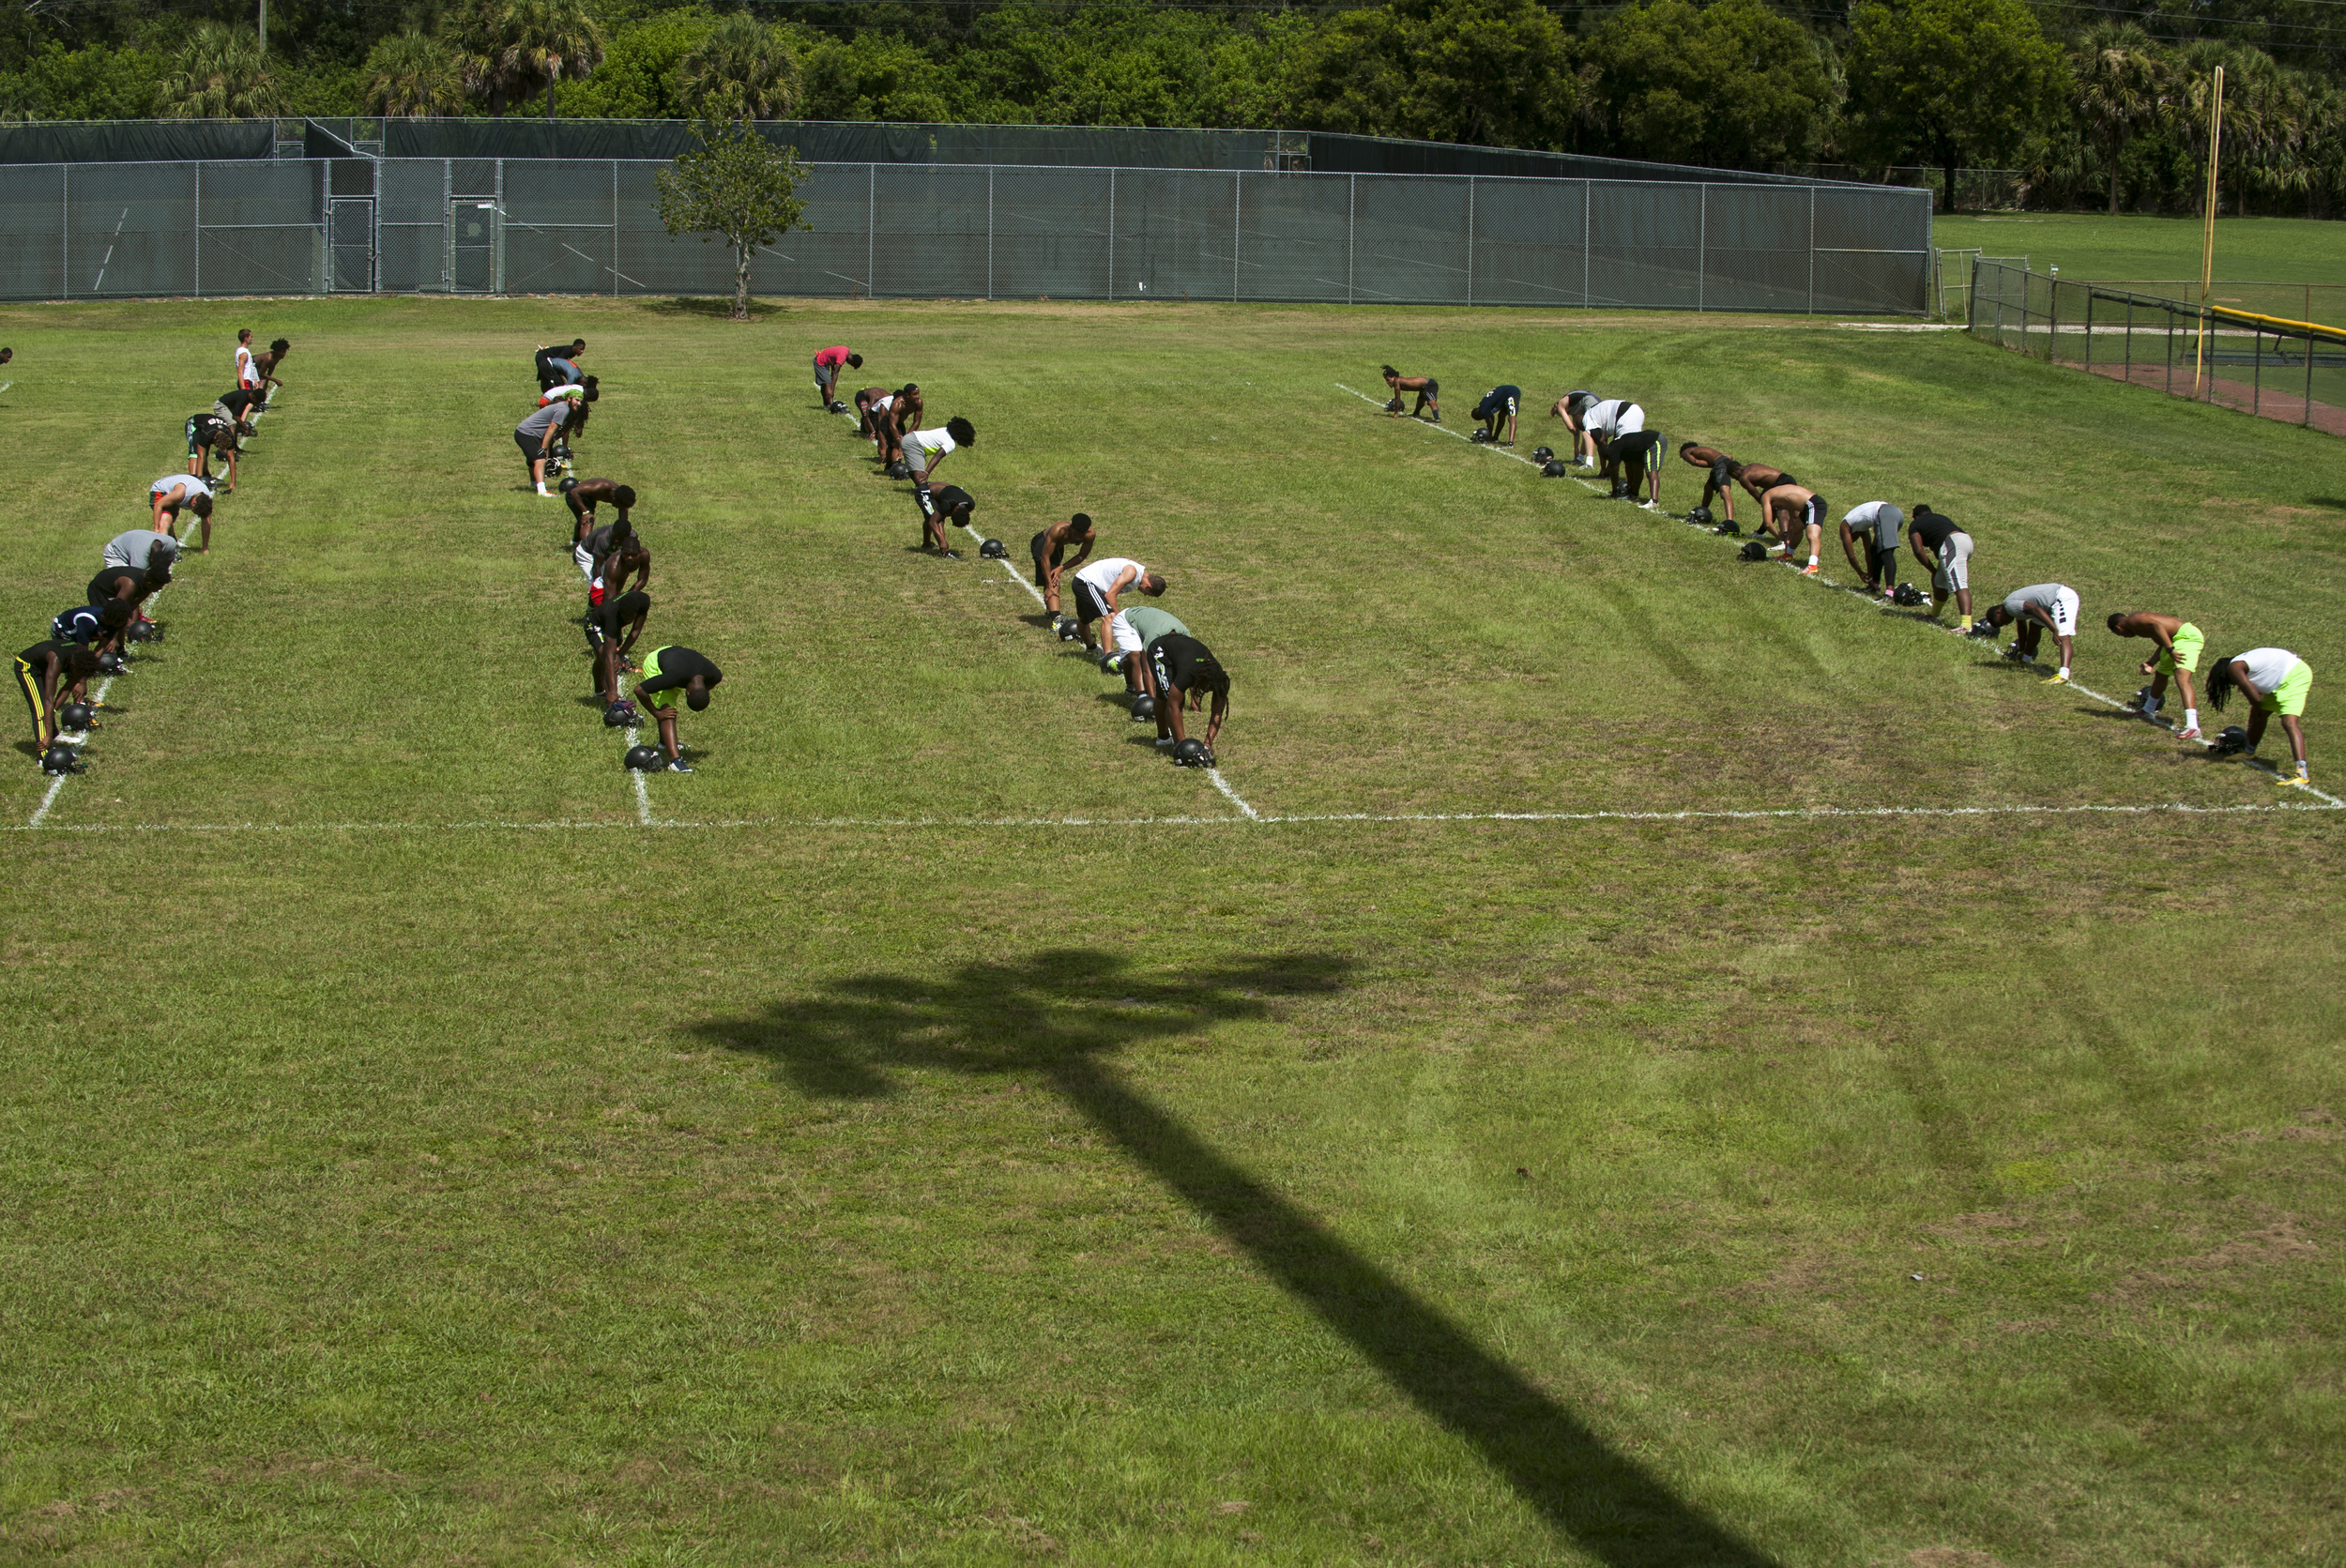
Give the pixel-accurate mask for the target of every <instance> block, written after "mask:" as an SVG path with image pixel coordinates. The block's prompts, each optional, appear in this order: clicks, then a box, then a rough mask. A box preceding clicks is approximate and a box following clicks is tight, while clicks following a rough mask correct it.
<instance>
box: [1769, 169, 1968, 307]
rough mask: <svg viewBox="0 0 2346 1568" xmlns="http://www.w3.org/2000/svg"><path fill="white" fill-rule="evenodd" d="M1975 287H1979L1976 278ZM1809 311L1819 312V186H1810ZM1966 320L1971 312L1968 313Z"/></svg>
mask: <svg viewBox="0 0 2346 1568" xmlns="http://www.w3.org/2000/svg"><path fill="white" fill-rule="evenodd" d="M1972 286H1973V287H1974V288H1976V287H1978V286H1979V285H1978V282H1977V281H1976V280H1974V281H1973V285H1972ZM1808 313H1809V314H1810V315H1815V314H1816V313H1817V188H1816V187H1815V186H1813V185H1812V186H1810V187H1809V188H1808ZM1965 319H1966V320H1969V319H1970V317H1969V314H1968V312H1967V313H1966V316H1965Z"/></svg>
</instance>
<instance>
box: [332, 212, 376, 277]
mask: <svg viewBox="0 0 2346 1568" xmlns="http://www.w3.org/2000/svg"><path fill="white" fill-rule="evenodd" d="M326 247H327V260H328V272H327V278H328V283H327V286H328V288H329V289H331V290H332V291H333V292H334V293H336V294H373V292H374V198H373V197H372V196H336V197H334V198H333V199H332V200H331V201H329V202H328V204H327V208H326Z"/></svg>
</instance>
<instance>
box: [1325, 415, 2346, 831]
mask: <svg viewBox="0 0 2346 1568" xmlns="http://www.w3.org/2000/svg"><path fill="white" fill-rule="evenodd" d="M1336 386H1337V387H1339V388H1342V389H1343V390H1345V391H1348V392H1350V393H1351V394H1352V395H1353V396H1354V397H1356V398H1358V399H1360V400H1361V401H1362V402H1363V403H1367V404H1369V405H1370V406H1371V407H1374V408H1379V409H1381V408H1383V407H1384V406H1385V404H1383V403H1379V401H1378V400H1377V399H1375V398H1373V397H1370V396H1369V395H1368V394H1367V393H1366V392H1363V391H1361V390H1359V389H1358V388H1352V387H1346V386H1345V385H1344V383H1343V382H1341V381H1339V382H1337V383H1336ZM1409 422H1410V423H1412V424H1414V425H1417V426H1418V427H1419V428H1421V429H1425V430H1438V431H1440V432H1441V433H1442V434H1444V435H1447V436H1450V437H1452V438H1454V439H1455V440H1459V441H1466V440H1467V438H1466V437H1465V436H1463V435H1460V434H1458V433H1457V432H1456V431H1455V430H1452V429H1450V428H1449V427H1448V426H1446V425H1428V424H1426V423H1425V421H1424V420H1423V419H1417V418H1415V417H1414V416H1412V417H1411V419H1410V421H1409ZM1467 444H1468V445H1469V446H1471V447H1479V448H1480V449H1482V450H1484V451H1486V452H1496V453H1498V455H1500V456H1501V457H1505V458H1514V459H1515V461H1516V462H1517V463H1521V464H1526V465H1527V466H1530V467H1534V468H1536V467H1538V466H1539V464H1535V463H1532V462H1531V459H1530V458H1528V457H1517V456H1516V454H1515V453H1514V452H1511V451H1508V450H1506V449H1504V448H1501V447H1494V446H1491V445H1489V444H1488V443H1487V442H1478V441H1468V442H1467ZM1566 478H1568V479H1570V480H1572V481H1573V482H1574V483H1576V484H1577V485H1579V486H1581V487H1582V488H1583V489H1585V490H1587V491H1589V492H1590V493H1591V494H1592V495H1593V494H1595V492H1596V486H1595V485H1593V484H1591V483H1590V482H1589V481H1588V480H1584V479H1582V478H1581V477H1580V476H1579V475H1577V474H1570V475H1567V476H1566ZM1661 515H1663V516H1665V517H1668V518H1670V519H1671V520H1672V521H1674V522H1678V523H1683V524H1684V525H1686V526H1687V527H1689V528H1694V529H1698V530H1699V531H1701V532H1703V533H1706V534H1708V533H1710V532H1711V531H1712V530H1711V529H1709V528H1707V527H1704V526H1703V525H1701V524H1699V523H1694V522H1689V521H1688V520H1687V519H1685V518H1683V517H1679V516H1678V515H1677V514H1676V513H1674V512H1664V513H1662V514H1661ZM1719 537H1722V538H1723V537H1725V536H1719ZM1783 564H1784V565H1787V566H1790V564H1791V556H1790V552H1789V550H1788V551H1787V554H1786V556H1785V558H1784V562H1783ZM1795 575H1796V576H1797V577H1798V578H1799V580H1800V581H1802V582H1804V583H1808V584H1812V585H1814V586H1817V587H1820V588H1831V589H1833V590H1834V591H1835V592H1836V593H1845V594H1848V595H1850V596H1851V598H1854V599H1860V600H1863V601H1866V603H1868V604H1871V603H1873V602H1874V598H1873V595H1871V594H1870V593H1867V592H1866V591H1865V590H1864V589H1862V588H1858V587H1854V586H1851V585H1849V584H1846V583H1836V582H1835V581H1834V580H1833V579H1832V578H1830V577H1827V576H1826V575H1824V573H1823V572H1822V571H1819V572H1818V573H1817V574H1816V575H1815V576H1813V577H1812V576H1809V575H1808V574H1807V573H1805V572H1800V573H1795ZM1909 618H1910V619H1912V620H1913V621H1914V622H1915V623H1916V624H1917V625H1920V626H1922V627H1924V628H1926V629H1927V630H1928V631H1932V632H1938V633H1940V634H1941V635H1942V636H1947V637H1960V638H1962V639H1963V640H1965V641H1966V642H1969V641H1971V640H1972V638H1971V634H1970V633H1969V632H1964V631H1962V630H1961V629H1960V628H1958V627H1952V626H1941V625H1940V624H1939V623H1938V622H1937V621H1936V620H1934V619H1929V618H1927V617H1909ZM2045 684H2046V685H2048V686H2049V685H2052V684H2054V683H2053V682H2052V681H2046V682H2045ZM2060 684H2061V685H2063V686H2064V687H2066V688H2067V689H2068V690H2070V691H2072V692H2075V693H2078V694H2079V696H2085V697H2091V698H2093V699H2094V700H2095V702H2097V703H2101V704H2102V705H2104V706H2105V707H2109V708H2116V709H2118V710H2119V711H2120V712H2122V713H2123V712H2127V711H2130V709H2129V708H2128V706H2127V705H2126V704H2125V703H2123V702H2120V701H2119V700H2118V699H2117V698H2115V697H2110V696H2105V695H2103V694H2102V693H2099V692H2096V691H2095V690H2094V689H2093V688H2092V687H2091V686H2080V685H2079V684H2078V683H2077V682H2076V681H2075V680H2064V681H2062V682H2060ZM2158 729H2159V732H2160V733H2161V734H2164V735H2172V734H2173V733H2174V730H2173V729H2172V727H2171V726H2170V725H2168V724H2166V723H2160V724H2159V725H2158ZM2200 744H2201V746H2202V747H2212V746H2214V745H2215V742H2214V741H2212V740H2202V741H2201V742H2200ZM2248 766H2249V767H2251V768H2254V769H2259V770H2260V771H2262V772H2266V773H2270V774H2272V775H2273V776H2274V777H2275V778H2284V777H2286V776H2287V775H2285V774H2283V773H2282V772H2281V770H2280V769H2278V768H2276V767H2274V766H2273V765H2271V764H2270V763H2267V762H2264V761H2262V760H2261V759H2259V758H2255V757H2251V758H2249V759H2248ZM2292 787H2296V788H2303V789H2304V790H2305V791H2306V792H2307V793H2308V794H2310V795H2315V796H2319V797H2320V798H2321V799H2324V800H2326V801H2328V802H2329V803H2330V804H2331V805H2333V806H2346V800H2341V799H2338V797H2337V796H2335V795H2330V794H2326V793H2324V792H2323V791H2322V790H2319V789H2315V788H2314V787H2313V786H2312V785H2311V784H2304V785H2293V786H2292Z"/></svg>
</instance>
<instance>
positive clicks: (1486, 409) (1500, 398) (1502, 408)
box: [1474, 387, 1523, 419]
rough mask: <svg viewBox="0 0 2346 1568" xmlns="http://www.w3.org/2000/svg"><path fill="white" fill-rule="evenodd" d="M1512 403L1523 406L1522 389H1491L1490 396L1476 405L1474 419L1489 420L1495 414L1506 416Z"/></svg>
mask: <svg viewBox="0 0 2346 1568" xmlns="http://www.w3.org/2000/svg"><path fill="white" fill-rule="evenodd" d="M1509 403H1514V404H1516V406H1517V407H1521V406H1522V404H1523V388H1520V387H1494V388H1491V393H1490V396H1488V397H1486V398H1485V399H1484V400H1483V401H1482V402H1481V403H1476V404H1475V405H1474V417H1475V418H1476V419H1489V418H1490V417H1491V416H1492V415H1494V414H1504V413H1506V412H1507V405H1508V404H1509Z"/></svg>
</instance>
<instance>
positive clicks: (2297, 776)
mask: <svg viewBox="0 0 2346 1568" xmlns="http://www.w3.org/2000/svg"><path fill="white" fill-rule="evenodd" d="M2273 782H2274V783H2275V784H2278V785H2280V786H2281V787H2282V788H2283V789H2311V788H2312V787H2313V781H2312V780H2311V779H2308V778H2307V777H2306V776H2305V775H2304V774H2302V773H2283V774H2281V775H2280V776H2279V777H2278V778H2277V779H2275V780H2274V781H2273Z"/></svg>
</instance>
